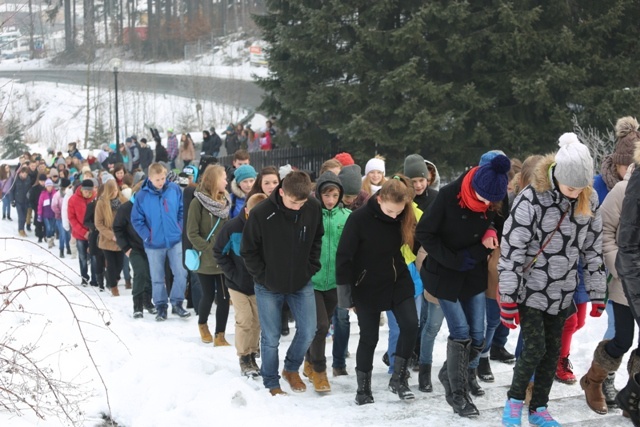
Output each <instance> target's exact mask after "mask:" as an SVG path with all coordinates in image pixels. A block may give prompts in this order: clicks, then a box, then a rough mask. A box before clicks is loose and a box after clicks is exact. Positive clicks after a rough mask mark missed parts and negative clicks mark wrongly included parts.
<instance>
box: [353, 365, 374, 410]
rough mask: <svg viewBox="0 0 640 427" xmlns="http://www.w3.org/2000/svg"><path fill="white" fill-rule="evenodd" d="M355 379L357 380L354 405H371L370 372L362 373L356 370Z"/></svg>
mask: <svg viewBox="0 0 640 427" xmlns="http://www.w3.org/2000/svg"><path fill="white" fill-rule="evenodd" d="M356 379H357V380H358V391H357V392H356V405H367V404H369V403H373V394H371V371H369V372H362V371H359V370H358V369H357V368H356Z"/></svg>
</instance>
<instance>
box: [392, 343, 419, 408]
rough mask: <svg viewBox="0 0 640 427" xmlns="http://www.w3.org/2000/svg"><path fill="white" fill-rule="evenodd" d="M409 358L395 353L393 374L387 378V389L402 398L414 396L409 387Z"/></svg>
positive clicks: (407, 398)
mask: <svg viewBox="0 0 640 427" xmlns="http://www.w3.org/2000/svg"><path fill="white" fill-rule="evenodd" d="M408 379H409V359H405V358H402V357H400V356H398V355H397V354H396V357H395V358H394V360H393V375H391V379H390V380H389V390H391V392H392V393H394V394H397V395H398V397H399V398H400V399H402V400H413V399H415V398H416V396H415V395H414V394H413V392H412V391H411V389H410V388H409V383H408V382H407V381H408Z"/></svg>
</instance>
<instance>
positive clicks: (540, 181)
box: [531, 153, 555, 193]
mask: <svg viewBox="0 0 640 427" xmlns="http://www.w3.org/2000/svg"><path fill="white" fill-rule="evenodd" d="M554 162H555V154H553V153H552V154H547V155H546V156H544V157H543V158H542V159H541V160H540V161H539V162H538V164H537V165H536V168H535V169H534V171H533V176H532V177H531V186H532V187H533V189H534V190H536V191H537V192H538V193H544V192H545V191H549V190H553V189H554V187H555V185H554V184H553V180H552V179H551V171H550V170H549V169H550V168H551V165H552V164H553V163H554Z"/></svg>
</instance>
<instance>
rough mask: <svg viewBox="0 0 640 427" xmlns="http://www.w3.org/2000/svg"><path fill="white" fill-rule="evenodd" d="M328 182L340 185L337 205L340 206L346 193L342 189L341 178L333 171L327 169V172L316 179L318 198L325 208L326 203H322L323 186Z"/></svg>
mask: <svg viewBox="0 0 640 427" xmlns="http://www.w3.org/2000/svg"><path fill="white" fill-rule="evenodd" d="M327 184H333V185H335V186H336V187H338V190H339V191H340V196H338V203H337V204H336V206H338V205H339V204H340V203H341V202H342V196H343V195H344V190H343V189H342V183H341V182H340V178H338V175H336V174H335V173H333V172H331V171H326V172H325V173H323V174H322V175H320V177H319V178H318V180H317V181H316V191H315V195H316V199H318V201H319V202H320V204H321V205H322V208H323V209H325V206H324V203H322V188H323V187H324V186H326V185H327Z"/></svg>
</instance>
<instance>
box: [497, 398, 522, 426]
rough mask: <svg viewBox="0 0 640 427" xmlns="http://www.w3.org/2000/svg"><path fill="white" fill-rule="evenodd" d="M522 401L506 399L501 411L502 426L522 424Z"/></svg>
mask: <svg viewBox="0 0 640 427" xmlns="http://www.w3.org/2000/svg"><path fill="white" fill-rule="evenodd" d="M523 406H524V402H523V401H522V400H518V399H514V398H511V399H507V403H505V404H504V410H503V411H502V427H519V426H521V425H522V407H523Z"/></svg>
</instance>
